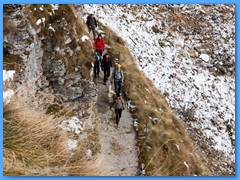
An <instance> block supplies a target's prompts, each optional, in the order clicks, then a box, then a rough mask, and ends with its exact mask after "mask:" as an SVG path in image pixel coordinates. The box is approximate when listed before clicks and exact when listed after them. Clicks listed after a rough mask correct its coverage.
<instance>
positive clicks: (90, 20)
mask: <svg viewBox="0 0 240 180" xmlns="http://www.w3.org/2000/svg"><path fill="white" fill-rule="evenodd" d="M86 24H87V27H88V32H89V33H90V32H91V31H92V32H93V39H95V37H96V34H97V32H96V27H97V21H96V19H95V17H94V16H93V14H90V15H89V16H88V17H87V22H86Z"/></svg>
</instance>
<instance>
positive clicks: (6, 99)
mask: <svg viewBox="0 0 240 180" xmlns="http://www.w3.org/2000/svg"><path fill="white" fill-rule="evenodd" d="M13 94H14V91H13V90H11V89H9V90H7V91H3V102H4V104H8V103H9V102H10V101H11V98H12V96H13Z"/></svg>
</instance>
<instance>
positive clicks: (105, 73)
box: [103, 67, 110, 83]
mask: <svg viewBox="0 0 240 180" xmlns="http://www.w3.org/2000/svg"><path fill="white" fill-rule="evenodd" d="M109 76H110V67H109V68H104V78H103V81H104V83H106V82H107V80H108V78H109Z"/></svg>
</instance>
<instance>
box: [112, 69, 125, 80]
mask: <svg viewBox="0 0 240 180" xmlns="http://www.w3.org/2000/svg"><path fill="white" fill-rule="evenodd" d="M120 76H121V78H119V73H118V70H117V69H114V72H113V79H114V80H122V78H123V72H122V70H121V69H120Z"/></svg>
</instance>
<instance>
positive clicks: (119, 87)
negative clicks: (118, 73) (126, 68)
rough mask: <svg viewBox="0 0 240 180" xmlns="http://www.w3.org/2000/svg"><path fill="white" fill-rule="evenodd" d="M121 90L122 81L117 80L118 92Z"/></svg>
mask: <svg viewBox="0 0 240 180" xmlns="http://www.w3.org/2000/svg"><path fill="white" fill-rule="evenodd" d="M121 91H122V82H121V81H118V92H119V93H121Z"/></svg>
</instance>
